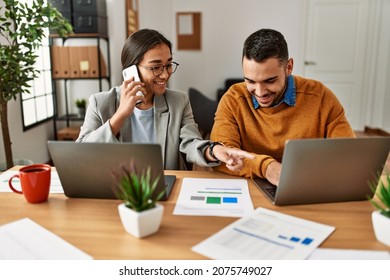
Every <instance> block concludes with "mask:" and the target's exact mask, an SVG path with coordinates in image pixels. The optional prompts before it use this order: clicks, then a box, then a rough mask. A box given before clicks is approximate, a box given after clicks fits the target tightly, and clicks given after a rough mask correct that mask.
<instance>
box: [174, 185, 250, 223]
mask: <svg viewBox="0 0 390 280" xmlns="http://www.w3.org/2000/svg"><path fill="white" fill-rule="evenodd" d="M252 212H253V203H252V200H251V197H250V195H249V189H248V182H247V181H246V180H245V179H199V178H184V179H183V183H182V185H181V190H180V194H179V197H178V199H177V202H176V206H175V210H174V211H173V214H174V215H191V216H224V217H243V216H245V215H249V214H250V213H252Z"/></svg>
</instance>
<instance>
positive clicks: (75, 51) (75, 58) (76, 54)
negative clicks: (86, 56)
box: [68, 46, 80, 78]
mask: <svg viewBox="0 0 390 280" xmlns="http://www.w3.org/2000/svg"><path fill="white" fill-rule="evenodd" d="M68 48H69V63H70V77H71V78H80V51H79V47H73V46H72V47H68Z"/></svg>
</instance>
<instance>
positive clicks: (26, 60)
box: [0, 0, 72, 168]
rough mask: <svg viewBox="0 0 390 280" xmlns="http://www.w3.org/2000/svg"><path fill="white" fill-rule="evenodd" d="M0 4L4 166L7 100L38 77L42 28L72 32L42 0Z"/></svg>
mask: <svg viewBox="0 0 390 280" xmlns="http://www.w3.org/2000/svg"><path fill="white" fill-rule="evenodd" d="M2 3H4V4H1V6H0V43H1V44H0V64H1V67H0V77H1V80H0V121H1V130H2V134H3V145H4V152H5V158H6V165H7V168H11V167H12V166H13V161H12V147H11V144H12V142H11V138H10V132H9V126H8V101H10V100H12V99H14V100H16V97H17V95H18V94H22V93H29V91H30V82H31V81H32V80H34V79H35V78H36V77H38V74H39V72H38V71H37V70H36V69H35V62H36V59H37V55H36V54H35V51H36V50H37V49H38V48H39V47H40V46H41V42H42V39H43V38H44V37H45V30H46V28H50V29H51V30H53V31H55V32H57V33H58V34H59V36H65V35H67V34H70V33H72V25H71V24H70V23H69V21H68V20H67V19H66V18H64V17H63V16H62V15H61V14H60V13H59V12H58V10H57V9H56V8H54V7H52V6H51V4H49V3H46V1H44V0H31V1H26V3H23V2H22V1H18V0H2Z"/></svg>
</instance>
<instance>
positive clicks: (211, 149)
mask: <svg viewBox="0 0 390 280" xmlns="http://www.w3.org/2000/svg"><path fill="white" fill-rule="evenodd" d="M216 145H221V146H223V144H222V143H221V142H211V144H210V146H209V155H210V157H212V158H213V159H215V160H217V161H219V159H218V158H217V157H216V156H215V155H214V151H213V150H214V147H215V146H216Z"/></svg>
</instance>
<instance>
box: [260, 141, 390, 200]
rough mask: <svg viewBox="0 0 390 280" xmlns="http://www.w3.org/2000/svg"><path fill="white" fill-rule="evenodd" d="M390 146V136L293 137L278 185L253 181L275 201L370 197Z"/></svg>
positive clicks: (360, 198) (262, 180) (286, 152)
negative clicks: (371, 186)
mask: <svg viewBox="0 0 390 280" xmlns="http://www.w3.org/2000/svg"><path fill="white" fill-rule="evenodd" d="M389 150H390V137H368V138H326V139H300V140H289V141H287V142H286V146H285V149H284V153H283V159H282V171H281V175H280V181H279V185H278V187H276V186H274V185H272V184H271V183H269V182H268V181H267V180H265V179H261V178H255V179H254V180H253V181H254V183H255V185H256V186H257V187H258V188H259V189H260V190H261V191H262V192H263V193H264V194H265V195H266V197H267V198H269V199H270V201H271V202H272V203H273V204H275V205H297V204H314V203H330V202H342V201H358V200H367V199H368V198H372V197H373V193H372V190H371V188H370V183H377V182H378V176H379V174H380V173H381V172H382V171H383V168H384V165H385V163H386V159H387V157H388V156H389ZM375 185H376V184H375Z"/></svg>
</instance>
